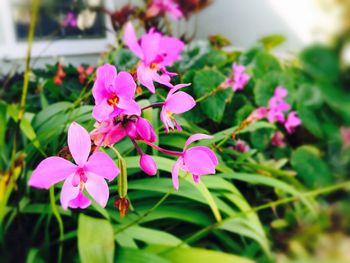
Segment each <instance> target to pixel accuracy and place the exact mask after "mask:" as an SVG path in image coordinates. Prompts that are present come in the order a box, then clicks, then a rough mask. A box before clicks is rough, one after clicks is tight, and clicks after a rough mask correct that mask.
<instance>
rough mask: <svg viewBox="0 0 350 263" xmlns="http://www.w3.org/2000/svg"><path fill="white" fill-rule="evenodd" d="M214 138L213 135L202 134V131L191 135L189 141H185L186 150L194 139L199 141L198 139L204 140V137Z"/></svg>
mask: <svg viewBox="0 0 350 263" xmlns="http://www.w3.org/2000/svg"><path fill="white" fill-rule="evenodd" d="M212 138H213V136H210V135H206V134H202V133H197V134H193V135H192V136H190V137H189V138H188V139H187V141H186V143H185V147H184V150H186V148H187V146H188V145H190V144H191V143H193V142H194V141H198V140H202V139H212Z"/></svg>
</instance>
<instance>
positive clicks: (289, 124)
mask: <svg viewBox="0 0 350 263" xmlns="http://www.w3.org/2000/svg"><path fill="white" fill-rule="evenodd" d="M300 124H301V120H300V118H299V117H298V116H297V113H296V112H295V111H292V112H290V113H289V114H288V117H287V120H286V122H285V123H284V127H285V128H286V130H287V132H288V133H289V134H291V133H293V132H294V131H295V128H296V127H298V126H299V125H300Z"/></svg>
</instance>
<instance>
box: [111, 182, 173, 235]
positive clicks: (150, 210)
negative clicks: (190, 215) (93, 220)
mask: <svg viewBox="0 0 350 263" xmlns="http://www.w3.org/2000/svg"><path fill="white" fill-rule="evenodd" d="M173 192H174V188H171V189H170V190H169V191H168V192H167V193H166V194H165V195H163V197H162V198H161V199H160V200H159V201H158V202H157V203H156V204H155V205H154V206H152V207H151V208H150V209H148V210H147V211H146V212H145V213H143V214H142V215H141V216H140V217H138V218H137V219H136V220H134V221H132V222H130V223H129V224H127V225H125V226H123V227H122V228H120V229H118V230H117V231H116V232H115V234H117V233H120V232H123V231H124V230H125V229H127V228H129V227H132V226H133V225H136V224H138V223H139V222H141V221H142V220H143V219H144V218H145V217H146V216H148V215H149V214H150V213H152V212H153V211H154V210H156V209H157V208H158V207H159V206H160V205H161V204H162V203H163V202H164V201H165V200H166V199H167V198H168V197H169V195H171V194H172V193H173Z"/></svg>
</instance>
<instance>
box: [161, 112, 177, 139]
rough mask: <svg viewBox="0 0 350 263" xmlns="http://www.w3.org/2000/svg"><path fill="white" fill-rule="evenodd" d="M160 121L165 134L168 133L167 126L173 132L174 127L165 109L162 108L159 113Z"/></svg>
mask: <svg viewBox="0 0 350 263" xmlns="http://www.w3.org/2000/svg"><path fill="white" fill-rule="evenodd" d="M160 119H161V121H162V122H163V124H164V127H165V131H166V133H168V132H169V126H170V127H171V128H172V129H173V130H174V125H173V123H172V122H171V119H170V117H169V116H168V115H167V113H166V109H165V107H163V108H162V111H161V112H160Z"/></svg>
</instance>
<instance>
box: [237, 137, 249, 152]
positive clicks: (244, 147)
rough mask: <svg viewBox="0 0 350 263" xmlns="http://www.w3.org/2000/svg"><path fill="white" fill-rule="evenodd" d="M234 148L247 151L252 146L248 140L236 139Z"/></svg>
mask: <svg viewBox="0 0 350 263" xmlns="http://www.w3.org/2000/svg"><path fill="white" fill-rule="evenodd" d="M233 149H234V150H236V151H237V152H241V153H246V152H249V150H250V147H249V145H248V143H247V142H245V141H243V140H240V139H238V140H237V141H236V144H235V146H233Z"/></svg>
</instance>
